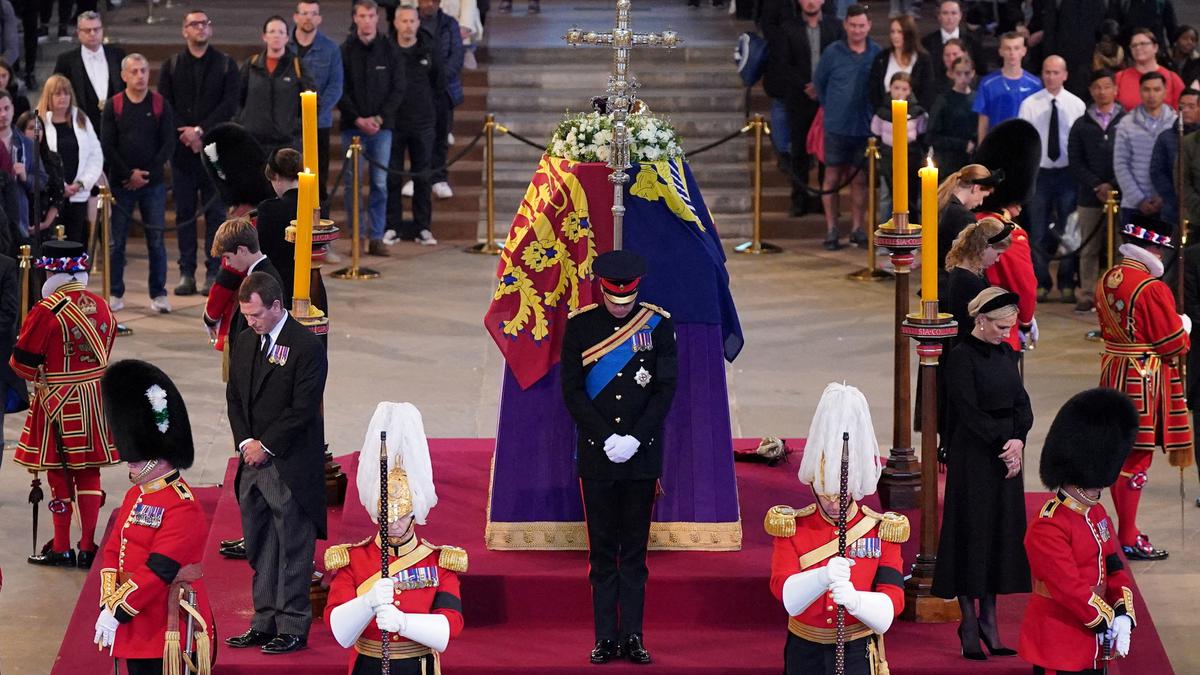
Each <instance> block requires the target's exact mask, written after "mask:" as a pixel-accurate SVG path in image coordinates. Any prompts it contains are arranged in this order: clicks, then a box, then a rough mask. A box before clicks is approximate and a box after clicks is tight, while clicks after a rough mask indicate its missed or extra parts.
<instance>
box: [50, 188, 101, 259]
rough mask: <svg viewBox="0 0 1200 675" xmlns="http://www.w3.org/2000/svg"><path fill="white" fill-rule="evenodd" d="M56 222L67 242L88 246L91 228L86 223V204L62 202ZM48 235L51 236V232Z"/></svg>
mask: <svg viewBox="0 0 1200 675" xmlns="http://www.w3.org/2000/svg"><path fill="white" fill-rule="evenodd" d="M58 221H59V222H60V223H62V226H63V232H64V233H65V234H66V237H67V240H68V241H77V242H79V243H81V244H83V245H84V246H87V245H88V237H89V236H90V235H91V227H90V226H89V223H88V213H87V202H72V201H66V200H64V201H63V205H62V208H61V209H60V210H59V212H58ZM51 230H53V228H51ZM50 234H51V235H53V234H54V233H53V231H51V232H50ZM89 255H90V254H89Z"/></svg>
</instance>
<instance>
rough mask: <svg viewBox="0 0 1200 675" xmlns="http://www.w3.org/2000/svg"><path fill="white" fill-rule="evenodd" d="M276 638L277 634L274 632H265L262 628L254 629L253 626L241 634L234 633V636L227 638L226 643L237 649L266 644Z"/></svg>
mask: <svg viewBox="0 0 1200 675" xmlns="http://www.w3.org/2000/svg"><path fill="white" fill-rule="evenodd" d="M274 639H275V635H274V634H273V633H264V632H262V631H260V630H254V629H253V628H251V629H250V630H248V631H246V632H245V633H242V634H241V635H234V636H233V637H230V638H225V644H227V645H229V646H230V647H233V648H235V649H241V648H243V647H258V646H261V645H265V644H267V643H269V642H271V641H272V640H274Z"/></svg>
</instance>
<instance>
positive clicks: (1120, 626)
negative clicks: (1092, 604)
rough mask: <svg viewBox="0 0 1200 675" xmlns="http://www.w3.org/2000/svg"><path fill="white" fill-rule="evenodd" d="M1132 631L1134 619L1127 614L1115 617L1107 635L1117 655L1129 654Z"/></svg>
mask: <svg viewBox="0 0 1200 675" xmlns="http://www.w3.org/2000/svg"><path fill="white" fill-rule="evenodd" d="M1132 631H1133V620H1132V619H1130V618H1129V617H1128V616H1126V615H1125V614H1122V615H1121V616H1118V617H1117V618H1115V619H1113V622H1112V628H1109V629H1108V633H1107V637H1108V640H1109V641H1110V642H1111V643H1112V646H1113V651H1115V652H1116V653H1117V656H1129V637H1130V634H1131V632H1132Z"/></svg>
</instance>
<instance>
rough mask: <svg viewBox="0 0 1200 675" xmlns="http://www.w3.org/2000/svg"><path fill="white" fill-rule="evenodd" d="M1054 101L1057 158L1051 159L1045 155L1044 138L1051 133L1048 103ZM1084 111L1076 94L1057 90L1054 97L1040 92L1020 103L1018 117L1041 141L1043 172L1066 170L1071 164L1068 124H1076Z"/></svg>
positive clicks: (1083, 106) (1081, 102) (1045, 140)
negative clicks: (1033, 130) (1068, 154)
mask: <svg viewBox="0 0 1200 675" xmlns="http://www.w3.org/2000/svg"><path fill="white" fill-rule="evenodd" d="M1051 101H1054V103H1055V107H1057V108H1058V147H1059V154H1058V158H1057V159H1054V160H1051V159H1050V157H1049V155H1048V154H1047V151H1048V148H1049V144H1048V140H1047V137H1048V136H1049V133H1050V102H1051ZM1085 112H1087V105H1086V104H1084V102H1083V101H1082V100H1081V99H1080V98H1079V97H1078V96H1076V95H1075V94H1072V93H1071V92H1069V91H1067V90H1066V89H1060V90H1059V92H1058V94H1057V95H1051V94H1050V92H1049V91H1047V90H1045V89H1042V90H1041V91H1038V92H1036V93H1034V94H1032V95H1030V96H1029V98H1027V99H1025V100H1024V101H1022V102H1021V111H1020V113H1019V114H1018V116H1019V117H1020V118H1021V119H1023V120H1025V121H1026V122H1029V123H1030V124H1032V125H1033V127H1034V128H1035V129H1037V132H1038V135H1039V136H1041V138H1042V161H1041V168H1043V169H1065V168H1067V165H1068V164H1070V161H1069V160H1068V157H1067V140H1068V139H1069V138H1070V135H1071V125H1072V124H1075V120H1078V119H1079V118H1080V117H1082V116H1083V115H1084V113H1085Z"/></svg>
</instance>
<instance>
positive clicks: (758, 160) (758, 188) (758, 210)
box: [733, 115, 783, 255]
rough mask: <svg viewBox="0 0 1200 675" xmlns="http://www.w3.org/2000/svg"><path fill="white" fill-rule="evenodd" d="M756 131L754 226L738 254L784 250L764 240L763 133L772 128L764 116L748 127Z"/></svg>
mask: <svg viewBox="0 0 1200 675" xmlns="http://www.w3.org/2000/svg"><path fill="white" fill-rule="evenodd" d="M748 126H749V127H750V128H753V129H754V226H753V231H752V238H751V240H750V241H748V242H745V243H743V244H739V245H737V246H735V247H734V249H733V250H735V251H737V252H738V253H751V254H755V255H758V254H762V253H779V252H780V251H782V250H783V249H781V248H779V247H778V246H776V245H774V244H767V243H764V242H763V240H762V151H763V133H764V132H765V133H767V134H770V133H771V127H770V126H768V125H767V122H766V120H764V119H763V116H762V115H755V116H754V120H753V121H751V122H750V124H749V125H748Z"/></svg>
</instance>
